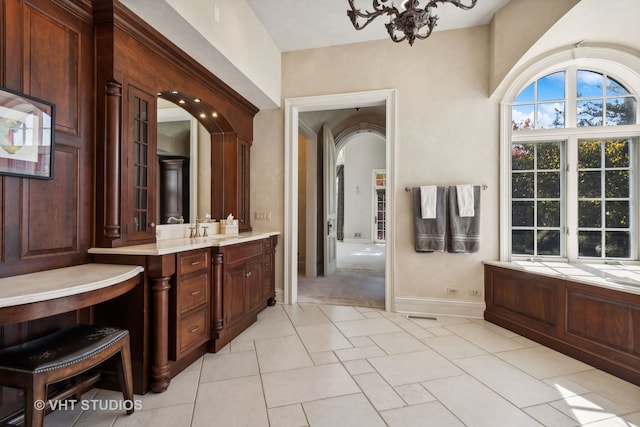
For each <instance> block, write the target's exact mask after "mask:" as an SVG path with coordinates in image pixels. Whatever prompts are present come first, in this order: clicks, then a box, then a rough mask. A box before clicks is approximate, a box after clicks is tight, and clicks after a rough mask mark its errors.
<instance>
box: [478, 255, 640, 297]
mask: <svg viewBox="0 0 640 427" xmlns="http://www.w3.org/2000/svg"><path fill="white" fill-rule="evenodd" d="M484 264H487V265H493V266H496V267H503V268H510V269H513V270H518V271H525V272H529V273H533V274H540V275H543V276H551V277H560V278H562V279H566V280H571V281H574V282H580V283H587V284H590V285H594V286H600V287H604V288H609V289H616V290H619V291H623V292H628V293H631V294H638V295H640V265H636V264H607V263H588V262H587V263H579V264H578V263H575V264H571V263H568V262H562V261H511V262H508V261H484Z"/></svg>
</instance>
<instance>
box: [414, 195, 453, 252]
mask: <svg viewBox="0 0 640 427" xmlns="http://www.w3.org/2000/svg"><path fill="white" fill-rule="evenodd" d="M445 207H446V206H445V197H444V187H438V190H437V201H436V217H435V218H433V219H422V210H421V206H420V187H416V188H414V189H413V226H414V233H415V240H416V252H434V251H438V252H444V235H445V231H446V220H447V217H446V210H445Z"/></svg>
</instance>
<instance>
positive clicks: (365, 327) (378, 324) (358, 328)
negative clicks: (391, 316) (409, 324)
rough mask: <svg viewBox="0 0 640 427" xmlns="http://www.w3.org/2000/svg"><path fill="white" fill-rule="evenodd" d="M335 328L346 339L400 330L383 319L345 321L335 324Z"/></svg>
mask: <svg viewBox="0 0 640 427" xmlns="http://www.w3.org/2000/svg"><path fill="white" fill-rule="evenodd" d="M336 326H337V327H338V329H340V331H341V332H342V333H343V334H344V335H345V336H346V337H347V338H349V337H358V336H363V335H375V334H385V333H387V332H399V331H401V330H402V329H400V328H399V327H398V326H396V325H395V324H394V323H393V322H391V321H390V320H388V319H386V318H383V317H381V318H378V319H363V320H345V321H340V322H336Z"/></svg>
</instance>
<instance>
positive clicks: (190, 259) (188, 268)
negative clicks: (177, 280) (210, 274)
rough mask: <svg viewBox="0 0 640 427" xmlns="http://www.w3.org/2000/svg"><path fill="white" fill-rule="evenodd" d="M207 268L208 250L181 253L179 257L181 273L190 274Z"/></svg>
mask: <svg viewBox="0 0 640 427" xmlns="http://www.w3.org/2000/svg"><path fill="white" fill-rule="evenodd" d="M205 268H209V251H208V250H200V251H192V252H186V253H181V254H180V256H179V257H178V272H179V274H182V275H184V274H189V273H192V272H194V271H198V270H202V269H205Z"/></svg>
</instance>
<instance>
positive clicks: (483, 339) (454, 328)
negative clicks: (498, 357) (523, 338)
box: [447, 322, 523, 353]
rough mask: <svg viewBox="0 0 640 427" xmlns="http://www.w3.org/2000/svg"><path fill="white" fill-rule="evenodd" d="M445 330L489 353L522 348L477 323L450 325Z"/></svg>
mask: <svg viewBox="0 0 640 427" xmlns="http://www.w3.org/2000/svg"><path fill="white" fill-rule="evenodd" d="M447 329H449V330H450V331H451V332H453V333H454V334H456V335H459V336H461V337H462V338H465V339H466V340H467V341H470V342H471V343H473V344H475V345H477V346H478V347H480V348H482V349H483V350H485V351H488V352H489V353H495V352H498V351H508V350H516V349H520V348H523V346H522V345H521V344H519V343H518V342H516V341H514V340H512V339H510V338H507V337H505V336H504V335H502V334H500V333H497V332H494V331H492V330H491V329H490V328H486V327H484V326H481V325H478V324H477V323H473V322H467V323H465V324H461V325H451V326H447Z"/></svg>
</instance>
